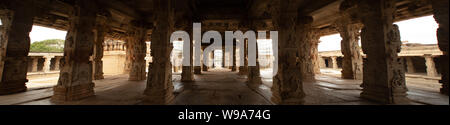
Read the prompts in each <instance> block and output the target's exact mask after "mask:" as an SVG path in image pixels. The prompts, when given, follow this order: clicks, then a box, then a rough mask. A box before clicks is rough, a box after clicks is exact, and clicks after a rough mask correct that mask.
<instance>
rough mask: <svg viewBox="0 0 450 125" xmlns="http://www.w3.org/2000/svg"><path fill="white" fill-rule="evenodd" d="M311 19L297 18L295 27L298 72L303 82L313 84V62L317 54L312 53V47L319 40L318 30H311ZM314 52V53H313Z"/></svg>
mask: <svg viewBox="0 0 450 125" xmlns="http://www.w3.org/2000/svg"><path fill="white" fill-rule="evenodd" d="M312 20H313V18H312V17H308V16H306V17H298V22H297V25H296V32H297V34H298V35H299V37H298V44H297V45H298V48H299V52H298V54H299V57H298V61H299V63H300V66H301V68H300V71H301V74H302V80H303V82H314V81H315V69H314V64H315V63H314V60H315V58H316V56H313V55H318V53H314V54H313V51H314V49H315V48H314V47H313V46H312V45H313V44H315V43H316V42H318V40H319V38H320V37H319V35H320V32H319V30H318V29H315V28H312ZM314 52H315V51H314Z"/></svg>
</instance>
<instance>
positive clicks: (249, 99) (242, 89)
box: [0, 69, 449, 105]
mask: <svg viewBox="0 0 450 125" xmlns="http://www.w3.org/2000/svg"><path fill="white" fill-rule="evenodd" d="M261 76H262V78H263V85H261V86H259V87H257V88H250V87H248V86H247V85H246V83H245V81H246V77H245V76H239V75H238V74H237V72H230V70H229V69H214V70H210V71H209V72H204V73H203V74H202V75H196V76H195V79H196V82H190V83H182V82H180V79H181V78H180V74H174V75H173V83H174V86H175V92H174V94H175V95H176V97H175V99H174V101H173V102H172V105H272V104H273V102H271V101H270V97H271V91H270V87H271V86H272V73H271V71H270V70H262V71H261ZM55 79H56V80H55ZM316 79H317V82H316V83H304V90H305V93H306V97H305V103H304V104H305V105H376V104H378V103H375V102H371V101H367V100H364V99H361V98H359V94H360V93H361V87H359V85H360V84H361V81H359V80H343V79H340V78H339V77H337V76H336V74H333V73H329V72H325V71H324V73H323V74H321V75H317V76H316ZM45 81H47V83H46V82H45ZM56 81H57V75H56V76H51V77H50V76H47V77H45V78H42V79H34V80H30V83H28V86H29V89H30V90H29V91H27V92H24V93H18V94H12V95H3V96H0V105H54V103H52V102H50V97H51V96H52V94H53V91H52V88H51V86H53V85H54V84H55V83H56ZM94 82H95V84H96V87H95V92H96V96H94V97H90V98H87V99H84V100H80V101H74V102H67V103H63V104H62V105H140V104H142V103H141V99H142V93H143V91H144V89H145V87H146V81H139V82H132V81H128V75H115V76H105V79H103V80H96V81H94ZM43 83H45V84H46V87H45V86H40V85H32V84H43ZM407 85H408V88H409V92H408V98H410V99H411V104H413V105H422V104H432V105H448V104H449V100H448V96H445V95H442V94H439V91H438V90H439V83H437V81H436V80H429V79H423V78H407ZM33 86H35V87H36V86H38V87H37V88H35V87H33Z"/></svg>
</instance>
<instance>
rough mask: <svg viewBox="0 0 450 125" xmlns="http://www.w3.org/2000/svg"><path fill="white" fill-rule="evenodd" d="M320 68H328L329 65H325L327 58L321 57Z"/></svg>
mask: <svg viewBox="0 0 450 125" xmlns="http://www.w3.org/2000/svg"><path fill="white" fill-rule="evenodd" d="M319 66H320V68H327V64H325V58H324V57H319ZM319 70H320V69H319Z"/></svg>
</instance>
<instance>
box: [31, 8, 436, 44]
mask: <svg viewBox="0 0 450 125" xmlns="http://www.w3.org/2000/svg"><path fill="white" fill-rule="evenodd" d="M395 24H397V25H398V26H399V27H400V35H401V39H402V41H408V43H420V44H437V38H436V30H437V28H438V24H437V23H436V21H435V20H434V18H433V16H425V17H420V18H415V19H410V20H405V21H400V22H396V23H395ZM66 33H67V32H66V31H61V30H56V29H52V28H46V27H41V26H33V29H32V31H31V33H30V39H31V42H32V43H33V42H36V41H42V40H46V39H65V37H66ZM341 40H342V39H341V37H340V36H339V34H333V35H329V36H323V37H321V38H320V41H321V42H320V43H319V51H331V50H340V48H341V45H340V41H341Z"/></svg>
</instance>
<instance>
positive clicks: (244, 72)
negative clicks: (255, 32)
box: [236, 39, 248, 75]
mask: <svg viewBox="0 0 450 125" xmlns="http://www.w3.org/2000/svg"><path fill="white" fill-rule="evenodd" d="M242 51H244V58H243V59H244V65H243V66H239V75H248V41H247V39H245V40H244V50H242ZM236 55H237V54H236Z"/></svg>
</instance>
